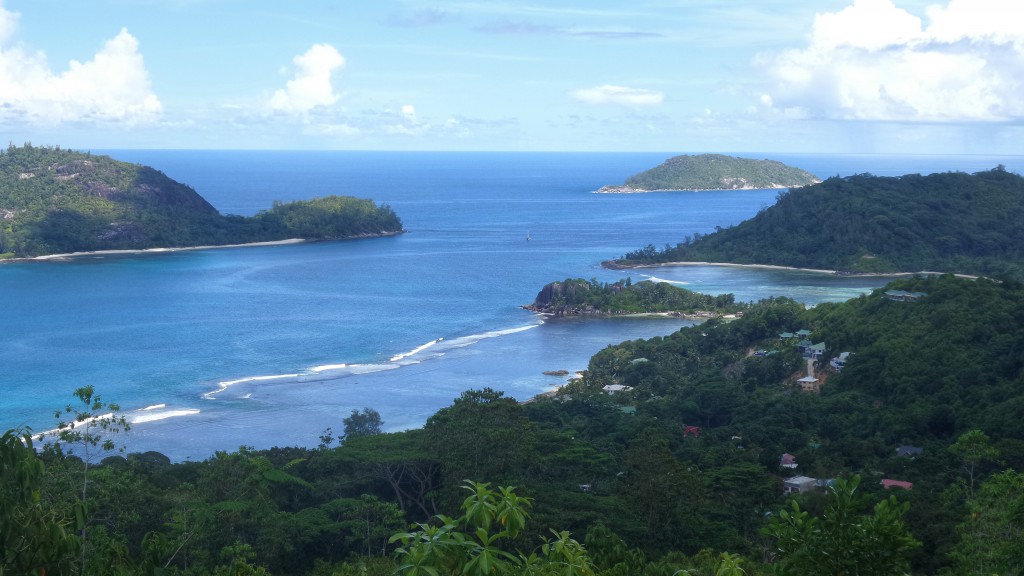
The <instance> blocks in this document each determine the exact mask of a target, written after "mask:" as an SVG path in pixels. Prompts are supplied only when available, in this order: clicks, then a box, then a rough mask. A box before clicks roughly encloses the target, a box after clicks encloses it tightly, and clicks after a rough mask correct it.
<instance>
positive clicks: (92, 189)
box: [0, 144, 403, 260]
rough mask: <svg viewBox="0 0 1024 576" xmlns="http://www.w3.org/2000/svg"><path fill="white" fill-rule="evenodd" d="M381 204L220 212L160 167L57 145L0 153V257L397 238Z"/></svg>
mask: <svg viewBox="0 0 1024 576" xmlns="http://www.w3.org/2000/svg"><path fill="white" fill-rule="evenodd" d="M402 231H403V230H402V222H401V220H400V219H399V218H398V216H397V215H396V214H395V213H394V211H393V210H392V209H391V208H390V207H389V206H386V205H384V206H377V205H376V204H374V203H373V202H372V201H371V200H365V199H358V198H352V197H348V196H327V197H324V198H314V199H311V200H304V201H296V202H289V203H280V202H275V203H274V205H273V206H272V207H271V208H270V209H268V210H265V211H262V212H260V213H259V214H257V215H255V216H252V217H243V216H232V215H223V214H221V213H220V212H218V211H217V209H216V208H214V207H213V206H212V205H211V204H210V203H209V202H207V201H206V200H205V199H204V198H203V197H202V196H200V195H199V194H198V193H197V192H196V191H195V190H193V189H192V188H190V187H189V186H186V185H185V184H182V183H180V182H176V181H174V180H172V179H171V178H169V177H167V176H166V175H165V174H163V173H162V172H160V171H159V170H155V169H153V168H150V167H147V166H141V165H138V164H131V163H128V162H120V161H117V160H114V159H112V158H110V157H108V156H99V155H92V154H90V153H87V152H76V151H72V150H62V149H61V148H59V147H54V148H51V147H33V146H32V145H31V144H26V145H25V146H22V147H17V146H14V145H11V146H9V147H8V148H7V149H6V150H3V151H0V260H4V259H11V258H31V257H37V256H44V255H52V254H70V253H78V252H96V251H111V250H115V251H117V250H129V251H134V250H147V249H153V248H185V247H198V246H226V245H237V244H250V243H261V242H280V241H283V240H291V239H304V240H334V239H344V238H359V237H368V236H385V235H392V234H397V233H400V232H402Z"/></svg>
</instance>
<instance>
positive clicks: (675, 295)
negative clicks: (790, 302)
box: [523, 278, 744, 317]
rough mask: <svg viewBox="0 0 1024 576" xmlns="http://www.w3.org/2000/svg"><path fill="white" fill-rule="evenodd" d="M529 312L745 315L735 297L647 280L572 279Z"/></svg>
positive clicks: (544, 292)
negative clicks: (709, 293)
mask: <svg viewBox="0 0 1024 576" xmlns="http://www.w3.org/2000/svg"><path fill="white" fill-rule="evenodd" d="M523 308H525V309H526V310H530V311H533V312H540V313H542V314H551V315H553V316H586V315H595V316H598V315H600V316H611V315H623V314H672V315H676V316H681V315H696V316H702V317H711V316H721V315H723V314H729V313H734V312H738V311H741V310H742V309H743V308H744V304H737V303H736V301H735V299H734V298H733V295H732V294H722V295H719V296H709V295H707V294H700V293H698V292H693V291H690V290H686V289H685V288H679V287H677V286H672V285H671V284H667V283H664V282H652V281H650V280H644V281H641V282H637V283H636V284H634V283H633V282H632V279H630V278H627V279H625V280H620V281H618V282H615V283H612V284H608V283H600V282H598V281H597V280H584V279H582V278H570V279H566V280H564V281H560V282H551V283H550V284H548V285H546V286H544V288H543V289H541V291H540V292H539V293H538V294H537V297H536V298H535V299H534V301H533V303H532V304H528V305H526V306H523Z"/></svg>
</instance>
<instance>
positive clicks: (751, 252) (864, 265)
mask: <svg viewBox="0 0 1024 576" xmlns="http://www.w3.org/2000/svg"><path fill="white" fill-rule="evenodd" d="M670 262H672V263H675V262H720V263H732V264H757V265H772V266H785V267H793V268H808V269H818V270H822V269H823V270H835V271H838V273H851V274H871V273H898V272H921V271H926V270H927V271H938V272H950V273H959V274H968V275H982V276H993V277H1004V278H1016V279H1021V278H1024V265H1022V264H1021V262H1024V178H1022V177H1021V176H1020V175H1018V174H1013V173H1011V172H1007V171H1006V170H1005V169H1004V168H1003V167H1002V166H1000V167H997V168H995V169H993V170H989V171H985V172H978V173H975V174H965V173H962V172H946V173H941V174H931V175H929V176H921V175H919V174H909V175H906V176H899V177H880V176H872V175H870V174H859V175H856V176H848V177H844V178H840V177H834V178H829V179H828V180H826V181H825V182H822V183H821V184H816V185H813V186H807V187H803V188H799V189H795V190H790V191H788V192H786V193H784V194H782V195H780V196H779V200H778V202H776V204H775V205H774V206H771V207H769V208H767V209H765V210H762V211H761V212H760V213H758V214H757V215H756V216H754V217H753V218H751V219H749V220H746V221H744V222H741V223H740V224H738V225H736V226H733V227H729V228H723V229H721V230H718V231H717V232H714V233H712V234H706V235H701V234H694V235H692V236H690V237H687V238H685V239H684V240H683V242H681V243H679V244H677V245H676V246H675V247H666V248H665V249H663V250H658V249H656V248H655V247H654V246H653V245H648V246H647V247H645V248H641V249H639V250H635V251H633V252H630V253H628V254H626V255H625V256H624V257H623V258H621V259H619V260H615V261H612V262H606V263H605V266H607V267H612V268H615V267H620V268H621V267H630V266H639V265H657V264H665V263H670Z"/></svg>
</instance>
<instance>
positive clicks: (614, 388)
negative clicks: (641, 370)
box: [601, 384, 633, 396]
mask: <svg viewBox="0 0 1024 576" xmlns="http://www.w3.org/2000/svg"><path fill="white" fill-rule="evenodd" d="M632 389H633V387H632V386H623V385H622V384H609V385H607V386H604V387H602V388H601V390H604V393H605V394H608V395H609V396H611V395H613V394H616V393H618V392H629V391H630V390H632Z"/></svg>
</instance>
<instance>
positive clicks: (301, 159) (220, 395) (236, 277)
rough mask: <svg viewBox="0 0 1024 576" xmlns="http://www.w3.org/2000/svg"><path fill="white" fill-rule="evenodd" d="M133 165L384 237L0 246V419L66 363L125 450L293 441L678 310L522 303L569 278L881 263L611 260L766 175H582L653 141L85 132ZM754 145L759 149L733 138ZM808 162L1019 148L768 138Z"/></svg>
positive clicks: (855, 164)
mask: <svg viewBox="0 0 1024 576" xmlns="http://www.w3.org/2000/svg"><path fill="white" fill-rule="evenodd" d="M97 153H108V154H110V155H111V156H113V157H115V158H118V159H121V160H126V161H130V162H138V163H141V164H146V165H151V166H153V167H155V168H157V169H160V170H162V171H164V172H165V173H167V174H168V175H169V176H170V177H172V178H175V179H177V180H180V181H182V182H185V183H186V184H189V185H191V186H192V187H194V188H195V189H196V190H197V191H198V192H199V193H200V194H202V195H203V196H204V197H206V198H207V199H208V200H209V201H210V202H211V203H212V204H213V205H214V206H216V207H217V208H218V209H219V210H221V211H222V212H225V213H233V214H242V215H249V214H254V213H256V212H257V211H259V210H261V209H265V208H269V206H270V205H271V203H272V202H273V201H275V200H281V201H288V200H293V199H306V198H311V197H314V196H324V195H327V194H347V195H352V196H358V197H366V198H372V199H373V200H375V201H377V202H382V203H387V204H390V205H391V206H392V207H393V208H394V209H395V211H396V212H397V213H398V214H399V216H400V217H401V218H402V219H403V222H404V224H405V227H406V228H407V229H408V231H409V232H408V233H407V234H403V235H400V236H396V237H390V238H379V239H364V240H353V241H343V242H317V243H302V244H293V245H286V246H267V247H247V248H233V249H211V250H202V251H189V252H173V253H163V254H150V255H141V256H139V255H129V256H116V257H115V256H103V257H83V258H76V259H74V260H71V261H67V262H24V263H12V264H5V265H3V266H0V296H2V297H3V300H4V304H3V306H2V307H0V326H3V336H2V340H0V429H7V428H10V427H15V426H23V425H27V426H30V427H32V428H33V429H34V430H36V431H41V430H46V429H49V428H52V426H53V424H54V423H55V420H54V419H53V417H52V416H53V414H52V412H53V410H55V409H58V408H60V407H62V406H63V405H65V404H67V403H69V402H70V401H71V400H72V396H71V393H72V391H73V390H74V389H75V388H77V387H79V386H83V385H86V384H91V385H93V386H95V387H96V389H97V390H98V391H99V393H100V394H101V395H102V396H103V398H104V399H105V400H109V401H115V402H118V403H120V404H121V406H122V408H123V409H124V410H125V411H126V413H127V414H128V415H129V416H130V417H131V419H133V420H134V421H135V422H136V424H135V425H134V428H133V430H132V432H131V433H129V434H127V435H125V436H124V437H123V438H121V440H123V441H124V443H125V444H126V445H127V447H128V449H129V450H130V451H144V450H158V451H161V452H163V453H165V454H168V455H169V456H171V457H172V458H174V459H175V460H183V459H187V458H197V459H201V458H205V457H208V456H209V455H211V454H212V453H213V452H214V451H216V450H234V449H237V448H238V447H239V446H241V445H248V446H254V447H258V448H265V447H270V446H275V445H305V446H311V445H315V444H316V443H317V442H318V437H319V435H320V434H321V432H322V431H323V430H324V429H325V428H328V427H333V428H334V429H335V430H340V428H341V427H342V426H341V420H342V419H343V418H344V417H345V416H347V415H348V414H349V413H350V412H351V410H353V409H359V408H362V407H372V408H374V409H376V410H378V411H379V412H380V413H381V415H382V416H383V418H384V421H385V428H386V429H387V430H401V429H405V428H409V427H415V426H419V425H422V423H423V422H424V421H425V420H426V418H428V417H429V416H430V415H431V414H432V413H433V412H435V411H436V410H437V409H438V408H441V407H443V406H446V405H448V404H450V403H451V401H452V399H453V398H455V397H457V396H458V395H459V394H460V393H461V392H462V391H464V390H466V389H470V388H482V387H485V386H489V387H492V388H495V389H499V390H503V391H505V392H506V393H507V394H509V395H511V396H513V397H515V398H518V399H527V398H529V397H531V396H533V395H535V394H537V393H539V392H543V391H545V390H548V389H550V388H551V387H552V386H556V385H559V384H561V383H563V382H564V378H556V377H551V376H546V375H544V374H543V372H544V371H550V370H569V371H575V370H581V369H583V368H585V367H586V363H587V360H588V359H589V357H590V356H591V355H592V354H594V353H595V352H597V351H598V350H600V349H601V348H603V347H604V346H607V345H609V344H612V343H616V342H619V341H622V340H627V339H633V338H641V337H651V336H655V335H664V334H668V333H671V332H672V331H674V330H676V329H678V328H679V327H681V326H683V325H686V324H688V322H687V321H684V320H667V319H656V320H652V319H606V320H589V321H585V322H583V321H571V320H570V321H565V320H562V321H547V322H545V321H544V320H543V319H542V318H540V317H538V316H535V315H533V314H531V313H529V312H526V311H524V310H522V309H521V308H519V306H520V305H522V304H527V303H529V302H531V301H532V300H533V298H534V296H535V295H536V293H537V292H538V291H539V290H540V288H541V287H542V286H543V285H544V284H546V283H548V282H550V281H553V280H560V279H564V278H567V277H584V278H597V279H598V280H601V281H608V282H611V281H615V280H619V279H621V278H624V277H627V276H631V277H633V279H634V281H636V280H641V279H643V278H645V277H654V278H657V279H661V280H666V281H671V282H675V283H678V284H679V285H683V286H686V287H688V288H691V289H694V290H698V291H702V292H708V293H712V294H718V293H725V292H732V293H735V294H736V295H737V297H738V298H740V299H743V300H756V299H760V298H764V297H768V296H776V295H785V296H790V297H794V298H796V299H798V300H800V301H803V302H806V303H808V304H815V303H818V302H823V301H837V300H843V299H846V298H850V297H853V296H856V295H857V294H860V293H863V292H865V291H868V290H870V289H872V288H874V287H877V286H880V285H882V284H884V283H885V279H879V278H845V277H834V276H829V275H818V274H809V273H802V272H790V271H777V270H752V269H736V268H721V267H678V268H658V269H645V270H633V271H612V270H605V269H603V268H601V267H600V262H601V261H602V260H605V259H608V258H613V257H617V256H620V255H622V254H623V253H625V252H627V251H629V250H633V249H636V248H638V247H641V246H644V245H646V244H648V243H653V244H655V245H657V246H660V245H663V244H666V243H668V244H675V243H676V242H678V241H679V240H681V239H682V238H683V237H684V236H686V235H687V234H692V233H694V232H701V233H708V232H711V231H713V230H714V228H715V227H716V226H729V225H733V224H736V223H738V222H740V221H742V220H743V219H746V218H749V217H750V216H753V215H754V214H756V213H757V211H758V210H760V209H762V208H765V207H767V206H770V205H771V204H772V203H773V202H774V200H775V197H776V195H777V191H773V190H743V191H729V192H683V193H658V194H641V195H599V194H593V193H592V191H594V190H596V189H597V188H599V187H600V186H602V185H605V184H610V183H621V182H622V181H623V180H624V179H625V178H626V177H627V176H629V175H630V174H633V173H635V172H638V171H641V170H644V169H646V168H649V167H651V166H653V165H656V164H658V163H660V162H661V161H662V160H663V159H665V158H666V157H668V156H670V154H653V153H642V154H641V153H637V154H622V153H608V154H592V153H588V154H575V153H564V154H552V153H537V154H529V153H518V154H509V153H412V152H410V153H394V152H387V153H385V152H250V151H246V152H236V151H165V150H159V151H157V150H123V151H97ZM752 157H760V156H759V155H752ZM773 158H776V159H779V160H782V161H784V162H787V163H790V164H793V165H796V166H799V167H802V168H805V169H808V170H810V171H812V172H814V173H815V174H818V175H819V176H822V177H827V176H830V175H836V174H838V175H847V174H854V173H863V172H872V173H875V174H879V175H896V174H903V173H913V172H920V173H930V172H935V171H947V170H963V171H968V172H973V171H978V170H985V169H989V168H992V167H994V166H995V165H997V164H1004V165H1006V166H1007V168H1008V169H1010V170H1013V171H1018V172H1019V171H1020V170H1021V168H1022V167H1024V162H1022V158H1021V157H978V156H952V157H932V156H902V157H882V156H829V155H806V156H795V155H790V156H785V157H783V156H778V155H776V156H773Z"/></svg>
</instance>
